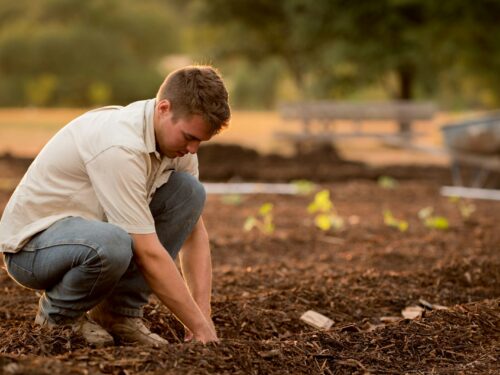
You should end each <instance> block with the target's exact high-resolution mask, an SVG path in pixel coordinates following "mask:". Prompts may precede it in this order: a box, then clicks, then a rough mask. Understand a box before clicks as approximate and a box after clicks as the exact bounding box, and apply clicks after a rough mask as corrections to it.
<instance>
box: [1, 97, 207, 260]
mask: <svg viewBox="0 0 500 375" xmlns="http://www.w3.org/2000/svg"><path fill="white" fill-rule="evenodd" d="M154 107H155V100H154V99H151V100H144V101H139V102H135V103H132V104H130V105H128V106H126V107H121V106H111V107H104V108H100V109H97V110H93V111H90V112H87V113H85V114H83V115H82V116H80V117H78V118H76V119H75V120H73V121H72V122H70V123H69V124H68V125H66V126H65V127H63V128H62V129H61V130H60V131H59V132H57V133H56V135H55V136H54V137H53V138H52V139H51V140H50V141H49V142H48V143H47V145H45V147H44V148H43V149H42V151H41V152H40V154H39V155H38V156H37V157H36V159H35V160H34V161H33V163H32V164H31V166H30V167H29V169H28V171H27V172H26V174H25V175H24V177H23V178H22V180H21V182H20V183H19V185H18V186H17V188H16V190H15V191H14V193H13V195H12V197H11V198H10V200H9V202H8V204H7V206H6V207H5V210H4V212H3V215H2V219H1V220H0V252H11V253H15V252H17V251H19V250H21V249H22V247H23V246H24V245H25V244H26V243H27V242H28V241H29V240H30V238H31V237H32V236H34V235H35V234H37V233H39V232H41V231H43V230H45V229H47V228H48V227H49V226H50V225H52V224H53V223H55V222H56V221H58V220H60V219H62V218H65V217H68V216H79V217H83V218H86V219H90V220H99V221H106V222H109V223H112V224H115V225H117V226H119V227H121V228H123V229H124V230H126V231H127V232H129V233H154V232H155V226H154V220H153V217H152V215H151V211H150V209H149V203H150V202H151V199H152V196H153V193H154V192H155V191H156V189H157V188H158V187H160V186H161V185H163V184H164V183H166V182H167V181H168V178H169V177H170V174H171V173H172V171H184V172H188V173H190V174H192V175H193V176H195V177H196V178H198V159H197V156H196V154H194V155H192V154H186V155H184V156H183V157H180V158H175V159H170V158H167V157H161V156H160V154H159V153H158V152H157V151H156V142H155V133H154V125H153V117H154Z"/></svg>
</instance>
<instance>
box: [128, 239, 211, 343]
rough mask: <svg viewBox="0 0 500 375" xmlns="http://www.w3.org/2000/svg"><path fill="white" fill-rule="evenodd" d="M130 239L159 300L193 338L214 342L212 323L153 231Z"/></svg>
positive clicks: (135, 256) (139, 263) (145, 277)
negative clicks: (186, 328) (190, 332)
mask: <svg viewBox="0 0 500 375" xmlns="http://www.w3.org/2000/svg"><path fill="white" fill-rule="evenodd" d="M132 239H133V245H134V258H135V260H136V262H137V265H138V267H139V268H140V270H141V272H142V274H143V276H144V279H145V280H146V282H147V283H148V285H149V286H150V287H151V289H152V290H153V292H154V293H155V294H156V295H157V296H158V298H159V299H160V301H162V302H163V303H164V304H165V305H166V306H167V307H168V308H169V309H170V311H172V313H174V315H175V316H177V318H179V320H180V321H181V322H182V323H183V324H184V325H185V326H186V327H188V328H189V329H190V330H191V331H192V332H193V334H194V337H195V339H196V340H198V341H200V342H202V343H207V342H211V341H217V340H218V339H217V334H216V332H215V329H214V328H213V324H211V322H210V323H209V322H208V321H207V319H206V317H205V316H204V314H203V312H202V311H201V310H200V308H199V307H198V305H197V304H196V302H195V301H194V299H193V297H192V296H191V294H190V292H189V290H188V288H187V286H186V284H185V282H184V280H183V279H182V276H181V275H180V273H179V271H178V269H177V267H176V265H175V263H174V261H173V260H172V258H171V257H170V255H169V254H168V253H167V251H166V249H165V248H164V247H163V245H162V244H161V243H160V240H159V239H158V236H157V235H156V233H150V234H132Z"/></svg>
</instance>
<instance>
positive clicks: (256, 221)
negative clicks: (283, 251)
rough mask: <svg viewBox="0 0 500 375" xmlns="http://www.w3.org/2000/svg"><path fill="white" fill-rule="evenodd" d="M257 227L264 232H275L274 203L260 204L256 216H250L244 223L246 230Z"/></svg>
mask: <svg viewBox="0 0 500 375" xmlns="http://www.w3.org/2000/svg"><path fill="white" fill-rule="evenodd" d="M253 228H257V229H258V230H260V231H261V232H262V233H264V234H272V233H273V232H274V223H273V204H272V203H264V204H263V205H262V206H260V208H259V211H258V212H257V215H256V216H249V217H247V219H246V220H245V223H244V224H243V229H244V230H245V232H249V231H251V230H252V229H253Z"/></svg>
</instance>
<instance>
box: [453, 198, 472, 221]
mask: <svg viewBox="0 0 500 375" xmlns="http://www.w3.org/2000/svg"><path fill="white" fill-rule="evenodd" d="M450 202H451V203H453V204H454V205H456V207H457V208H458V211H459V212H460V216H462V219H464V220H468V219H469V218H470V216H471V215H472V214H473V213H474V211H476V205H475V204H474V203H472V202H469V201H466V200H463V199H460V197H450Z"/></svg>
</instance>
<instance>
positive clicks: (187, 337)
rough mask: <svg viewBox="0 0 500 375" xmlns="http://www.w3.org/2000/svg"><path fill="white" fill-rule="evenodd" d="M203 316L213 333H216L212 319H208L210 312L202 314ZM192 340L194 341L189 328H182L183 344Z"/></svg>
mask: <svg viewBox="0 0 500 375" xmlns="http://www.w3.org/2000/svg"><path fill="white" fill-rule="evenodd" d="M204 315H205V317H206V319H207V322H208V324H209V325H210V326H211V327H212V329H213V331H214V332H216V330H215V325H214V322H213V320H212V318H211V317H210V311H209V312H208V313H207V312H204ZM193 339H195V337H194V335H193V332H191V331H190V330H189V328H187V327H186V326H184V342H190V341H192V340H193ZM195 340H197V339H195ZM217 341H218V339H217Z"/></svg>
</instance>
